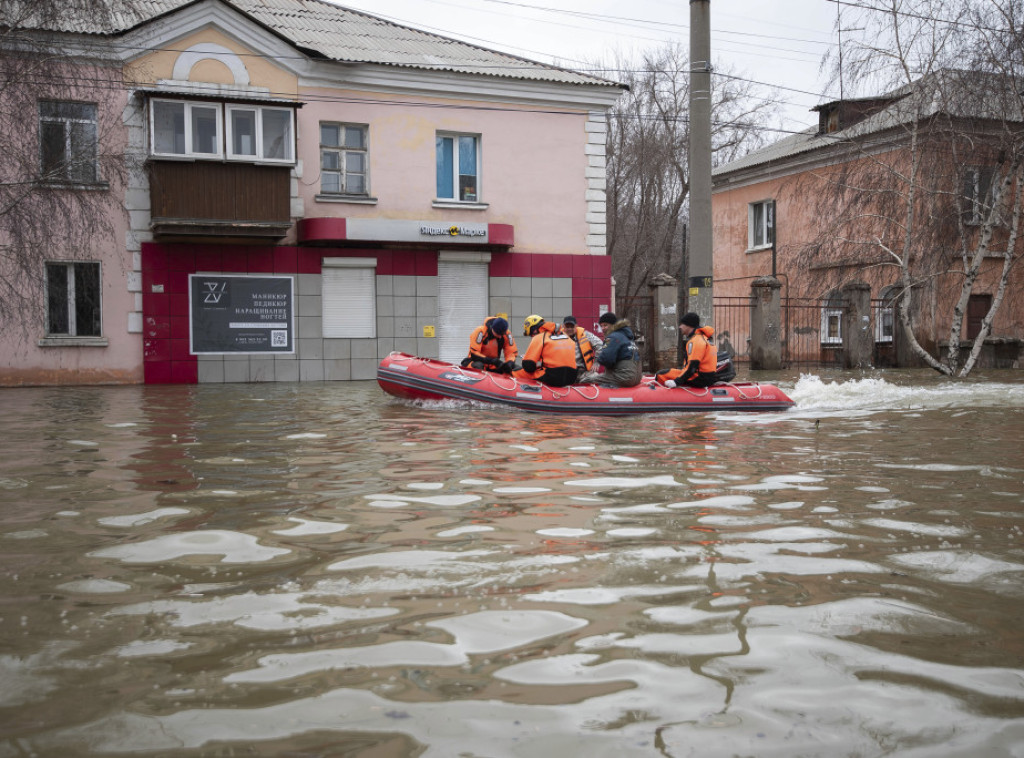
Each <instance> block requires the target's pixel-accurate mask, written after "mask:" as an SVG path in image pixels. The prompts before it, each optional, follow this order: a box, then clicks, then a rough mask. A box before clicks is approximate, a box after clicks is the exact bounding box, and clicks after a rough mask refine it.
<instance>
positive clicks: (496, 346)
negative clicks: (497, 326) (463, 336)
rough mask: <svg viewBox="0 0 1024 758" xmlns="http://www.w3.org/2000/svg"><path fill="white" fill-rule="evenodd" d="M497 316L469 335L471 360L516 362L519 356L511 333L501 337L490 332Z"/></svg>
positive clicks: (490, 318) (488, 319) (491, 317)
mask: <svg viewBox="0 0 1024 758" xmlns="http://www.w3.org/2000/svg"><path fill="white" fill-rule="evenodd" d="M496 318H497V316H489V317H488V318H487V320H486V321H484V323H483V324H482V325H481V326H478V327H477V328H476V329H474V330H473V333H472V334H471V335H469V358H470V359H473V360H481V359H487V358H502V354H503V353H504V358H502V360H504V361H514V360H515V359H516V356H518V355H519V349H518V348H517V347H516V341H515V340H514V339H513V338H512V334H511V333H510V332H505V333H504V334H503V335H501V336H500V337H499V336H498V335H497V334H492V333H491V331H490V326H491V322H492V321H494V319H496Z"/></svg>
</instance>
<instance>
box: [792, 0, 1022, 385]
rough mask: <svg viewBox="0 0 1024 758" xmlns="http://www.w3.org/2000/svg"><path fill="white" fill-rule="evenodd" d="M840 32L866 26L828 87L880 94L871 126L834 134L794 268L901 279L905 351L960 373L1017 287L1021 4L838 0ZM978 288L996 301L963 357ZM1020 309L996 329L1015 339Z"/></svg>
mask: <svg viewBox="0 0 1024 758" xmlns="http://www.w3.org/2000/svg"><path fill="white" fill-rule="evenodd" d="M839 23H840V24H841V25H842V26H843V27H846V28H851V27H852V28H859V29H860V30H861V31H860V33H859V34H858V36H857V37H856V38H852V39H851V38H844V43H843V49H842V52H841V56H837V57H836V59H835V60H834V61H833V63H834V69H833V70H834V73H835V76H836V78H837V79H838V78H840V77H841V78H842V81H843V85H844V89H846V91H849V87H850V83H851V82H857V83H859V85H860V87H861V88H862V89H863V88H865V87H866V88H869V90H873V91H874V92H875V93H878V92H886V93H888V96H887V97H886V98H885V100H886V103H885V105H884V107H882V109H881V110H880V112H881V113H882V114H883V116H884V118H883V119H882V120H881V122H880V123H876V124H875V125H874V128H873V129H866V128H862V129H860V130H859V131H858V130H857V129H852V130H848V131H847V132H842V131H841V132H838V133H837V135H836V138H837V151H838V152H837V155H840V157H839V158H837V159H836V164H837V165H836V167H834V168H833V169H832V170H831V171H822V172H821V174H820V176H821V177H822V179H823V181H824V182H825V186H826V189H825V190H824V191H820V190H819V191H818V192H817V198H818V199H817V202H816V205H815V211H816V217H817V218H820V219H822V220H823V221H822V223H821V225H820V236H819V238H818V239H817V240H816V241H815V244H814V245H811V246H809V247H808V248H807V249H806V250H805V253H804V255H803V260H802V262H801V264H802V265H801V266H800V267H801V268H802V269H803V270H806V271H808V272H811V273H812V274H814V273H815V272H816V273H817V275H819V277H821V278H822V279H823V280H826V279H827V278H829V277H831V283H832V284H833V285H835V284H837V283H839V281H838V279H837V277H840V278H847V279H849V278H858V277H860V278H870V277H871V276H876V277H877V276H880V277H882V280H884V281H891V282H895V283H897V284H898V286H899V289H898V291H899V294H898V297H897V298H896V303H897V313H898V320H899V323H900V324H901V326H902V330H901V336H902V338H903V339H906V340H907V342H908V344H909V347H910V349H911V350H912V352H913V353H914V354H915V355H917V356H918V357H919V358H920V359H921V360H922V361H923V362H924V363H925V364H927V365H928V366H930V367H931V368H933V369H934V370H936V371H938V372H940V373H942V374H945V375H948V376H955V377H964V376H967V375H968V374H970V373H971V371H972V370H973V369H974V368H975V367H976V365H977V362H978V358H979V356H980V354H981V350H982V348H983V345H984V342H985V340H986V339H987V338H988V337H989V336H990V335H991V334H992V333H993V331H992V330H993V328H994V325H995V324H996V323H999V322H998V321H997V320H998V318H999V314H1000V310H1001V308H1002V307H1003V306H1004V304H1005V302H1006V300H1007V298H1008V297H1010V296H1014V297H1019V292H1020V290H1021V281H1020V280H1019V279H1015V278H1014V277H1015V276H1018V277H1019V275H1020V265H1019V261H1020V258H1021V254H1022V244H1021V241H1020V224H1021V211H1022V201H1024V192H1022V189H1024V186H1022V185H1024V171H1022V167H1024V118H1022V114H1024V107H1022V106H1024V94H1022V93H1024V78H1022V73H1024V66H1022V49H1024V30H1022V23H1024V3H1022V0H981V1H978V0H873V1H872V2H871V3H863V4H854V3H850V4H844V5H843V11H842V17H841V19H840V21H839ZM806 190H807V188H804V191H806ZM836 272H840V273H839V274H837V273H836ZM889 272H892V273H889ZM978 293H985V295H986V296H990V297H991V304H990V306H989V307H988V310H987V313H986V314H985V315H984V317H983V319H982V321H981V326H980V331H979V333H978V335H977V336H976V337H975V338H974V341H973V345H972V346H971V347H970V349H969V350H967V349H965V345H964V334H965V328H964V327H965V319H966V315H967V306H968V303H969V302H970V301H971V298H972V295H976V294H978ZM1017 313H1019V309H1007V312H1006V313H1005V314H1004V315H1003V317H1002V321H1001V324H1002V327H1003V328H1004V329H1005V330H1007V331H1008V332H1011V333H1017V334H1019V333H1020V331H1021V328H1022V327H1024V324H1021V323H1018V321H1019V316H1018V315H1015V314H1017ZM925 314H927V315H928V318H927V319H926V318H924V316H925ZM1015 319H1016V320H1015ZM925 322H927V323H930V324H931V331H929V330H928V329H926V328H924V327H923V325H924V323H925Z"/></svg>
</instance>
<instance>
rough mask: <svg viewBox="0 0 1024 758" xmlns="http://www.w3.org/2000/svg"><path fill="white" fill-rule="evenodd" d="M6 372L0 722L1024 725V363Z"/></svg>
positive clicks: (643, 744)
mask: <svg viewBox="0 0 1024 758" xmlns="http://www.w3.org/2000/svg"><path fill="white" fill-rule="evenodd" d="M986 379H987V381H976V382H972V383H969V384H966V383H965V384H956V383H949V382H944V381H941V380H938V379H933V378H931V377H930V376H927V375H925V376H923V375H920V374H906V375H903V374H887V375H886V377H885V379H879V378H874V377H869V378H864V377H836V378H828V379H821V378H818V377H800V378H798V377H794V378H793V380H792V381H791V382H790V383H789V384H788V385H787V384H785V383H783V384H784V387H785V389H787V391H789V392H790V394H791V395H792V396H793V397H794V399H795V400H796V401H797V407H796V408H794V409H793V410H791V411H789V412H786V413H782V414H754V415H743V414H733V415H730V414H727V413H720V414H693V415H685V414H684V415H658V416H651V417H632V418H621V419H618V418H612V419H609V418H602V419H593V418H578V419H573V418H567V417H562V416H533V415H522V414H519V413H516V412H514V411H509V410H507V409H491V408H481V407H470V406H465V405H458V404H437V405H429V406H414V405H409V404H402V403H400V402H398V401H395V400H393V399H391V398H388V397H386V396H385V395H383V394H382V393H381V392H380V391H379V390H378V389H377V387H376V385H374V384H370V383H353V384H344V385H323V386H312V385H291V386H281V385H234V386H232V385H227V386H201V387H195V386H193V387H146V388H142V387H135V388H75V389H59V390H58V389H11V390H4V391H2V392H0V411H2V413H3V418H4V435H3V438H2V439H0V504H2V505H3V510H2V517H0V547H2V548H3V549H2V550H0V571H2V572H3V576H4V579H5V584H4V586H5V587H6V588H7V591H6V592H5V593H4V605H3V611H2V612H0V641H2V647H0V683H2V685H3V686H2V687H0V720H2V727H0V758H8V757H10V758H13V757H15V756H18V757H19V758H20V757H21V756H69V755H74V756H89V755H133V756H139V755H153V756H190V755H204V756H205V755H210V756H213V755H242V754H245V755H264V756H278V755H303V756H341V755H344V756H365V757H366V758H370V756H374V757H377V756H420V755H425V756H438V757H444V758H450V757H451V756H458V755H463V756H531V757H537V756H559V758H562V756H565V755H587V756H615V757H616V758H621V756H623V755H628V756H634V755H635V756H645V755H650V756H701V757H706V756H711V757H713V758H715V757H718V756H722V757H723V758H724V757H726V756H733V755H756V756H795V755H801V756H829V757H831V756H876V755H900V756H929V757H932V756H983V755H984V756H989V755H993V756H994V755H1021V754H1024V673H1022V668H1021V666H1022V661H1024V642H1022V640H1024V636H1022V635H1021V633H1020V625H1021V612H1020V608H1021V607H1022V604H1021V601H1022V597H1021V596H1022V594H1024V592H1022V589H1021V588H1022V587H1024V533H1022V529H1021V526H1020V514H1021V511H1022V510H1024V454H1022V453H1021V447H1020V440H1021V439H1024V383H1022V382H1021V380H1020V379H1019V377H1018V375H1014V374H1009V375H1003V376H998V377H987V378H986Z"/></svg>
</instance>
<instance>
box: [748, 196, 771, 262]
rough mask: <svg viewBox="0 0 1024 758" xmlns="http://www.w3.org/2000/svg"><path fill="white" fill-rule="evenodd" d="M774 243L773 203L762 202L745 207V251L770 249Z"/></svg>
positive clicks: (768, 201) (769, 201)
mask: <svg viewBox="0 0 1024 758" xmlns="http://www.w3.org/2000/svg"><path fill="white" fill-rule="evenodd" d="M774 241H775V201H774V200H762V201H761V202H759V203H751V204H750V205H748V206H747V249H748V250H756V249H758V248H764V247H771V246H772V243H773V242H774Z"/></svg>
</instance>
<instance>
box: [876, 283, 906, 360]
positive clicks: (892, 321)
mask: <svg viewBox="0 0 1024 758" xmlns="http://www.w3.org/2000/svg"><path fill="white" fill-rule="evenodd" d="M902 289H903V288H902V287H901V286H900V285H898V284H890V285H889V286H887V287H883V288H882V291H881V292H879V293H878V309H877V310H876V311H875V343H877V344H880V345H882V344H890V343H891V342H893V341H894V340H895V338H896V309H897V308H898V307H899V306H898V303H897V301H898V300H899V296H900V292H901V291H902ZM886 319H888V322H889V323H888V326H889V333H888V334H886V328H885V327H886Z"/></svg>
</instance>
